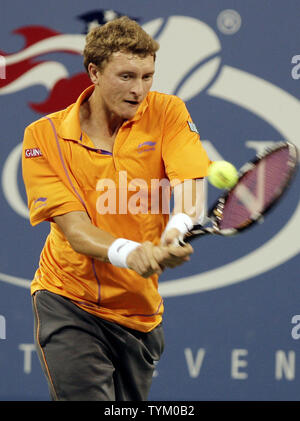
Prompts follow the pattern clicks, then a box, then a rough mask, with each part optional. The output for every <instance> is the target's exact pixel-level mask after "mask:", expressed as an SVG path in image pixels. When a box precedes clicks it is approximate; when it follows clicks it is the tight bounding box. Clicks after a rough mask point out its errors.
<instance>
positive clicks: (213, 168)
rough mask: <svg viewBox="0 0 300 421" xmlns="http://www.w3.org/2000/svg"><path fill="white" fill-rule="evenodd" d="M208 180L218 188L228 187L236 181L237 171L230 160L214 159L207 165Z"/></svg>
mask: <svg viewBox="0 0 300 421" xmlns="http://www.w3.org/2000/svg"><path fill="white" fill-rule="evenodd" d="M208 181H209V182H210V183H211V184H212V185H213V186H215V187H217V188H218V189H230V188H231V187H233V186H234V185H235V184H236V182H237V181H238V172H237V170H236V168H235V167H234V166H233V165H232V164H231V163H230V162H227V161H214V162H212V163H211V164H210V166H209V167H208Z"/></svg>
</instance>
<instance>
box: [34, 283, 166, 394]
mask: <svg viewBox="0 0 300 421" xmlns="http://www.w3.org/2000/svg"><path fill="white" fill-rule="evenodd" d="M33 313H34V334H35V335H34V336H35V342H36V347H37V352H38V356H39V359H40V362H41V365H42V368H43V371H44V373H45V375H46V378H47V381H48V385H49V390H50V395H51V399H52V400H67V401H145V400H147V397H148V394H149V390H150V387H151V383H152V377H153V372H154V368H155V361H158V360H159V358H160V356H161V354H162V352H163V348H164V334H163V328H162V325H159V326H158V327H156V328H155V329H154V330H152V331H151V332H149V333H143V332H139V331H137V330H133V329H128V328H125V327H123V326H120V325H118V324H116V323H111V322H108V321H106V320H103V319H101V318H99V317H96V316H94V315H92V314H90V313H88V312H86V311H84V310H82V309H81V308H79V307H78V306H76V305H75V304H74V303H72V302H71V301H70V300H69V299H67V298H65V297H62V296H60V295H57V294H54V293H52V292H49V291H45V290H42V291H37V292H36V293H35V294H34V295H33Z"/></svg>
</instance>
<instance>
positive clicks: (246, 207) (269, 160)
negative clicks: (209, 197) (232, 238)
mask: <svg viewBox="0 0 300 421" xmlns="http://www.w3.org/2000/svg"><path fill="white" fill-rule="evenodd" d="M297 167H298V151H297V148H296V146H295V145H293V144H292V143H290V142H280V143H278V144H276V145H275V146H274V147H271V148H268V149H266V150H265V151H264V152H263V153H262V154H260V155H257V156H256V157H255V158H254V159H253V160H252V161H249V162H248V163H247V164H245V165H244V166H243V167H242V168H241V169H240V171H239V178H238V181H237V183H236V184H235V186H234V187H232V188H231V189H230V190H228V191H226V192H225V193H224V194H223V195H222V196H220V197H219V199H218V200H217V201H216V202H215V204H214V205H213V206H212V207H211V209H210V210H209V212H208V218H207V221H208V224H207V225H204V226H202V225H194V227H193V228H192V229H191V230H190V232H189V233H187V234H186V236H185V237H184V242H190V241H192V240H193V239H194V238H197V237H199V236H201V235H205V234H217V235H223V236H229V235H234V234H237V233H239V232H241V231H243V230H245V229H246V228H249V227H250V226H252V225H253V224H255V223H256V222H262V221H263V216H264V215H265V214H266V213H267V212H269V211H270V209H271V208H273V207H274V205H275V204H276V203H277V202H278V201H279V199H280V198H281V197H282V195H283V194H284V192H285V191H286V190H287V188H288V187H289V185H290V183H291V181H292V179H293V176H294V175H295V173H296V171H297Z"/></svg>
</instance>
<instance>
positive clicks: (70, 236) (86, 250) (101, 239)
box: [54, 212, 116, 262]
mask: <svg viewBox="0 0 300 421" xmlns="http://www.w3.org/2000/svg"><path fill="white" fill-rule="evenodd" d="M54 222H56V223H57V225H58V226H59V227H60V229H61V230H62V232H63V234H64V236H65V237H66V239H67V240H68V242H69V243H70V245H71V247H72V248H73V250H74V251H76V252H77V253H81V254H85V255H87V256H89V257H92V258H95V259H98V260H101V261H103V262H108V261H109V259H108V249H109V247H110V246H111V244H112V243H113V242H114V241H115V240H116V238H115V237H114V236H113V235H111V234H110V233H108V232H106V231H103V230H101V229H99V228H97V227H96V226H94V225H93V224H92V223H91V222H90V220H89V218H88V216H87V215H86V214H84V213H82V212H72V213H69V214H66V215H61V216H56V217H54Z"/></svg>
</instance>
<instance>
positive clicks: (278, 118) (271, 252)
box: [159, 66, 300, 297]
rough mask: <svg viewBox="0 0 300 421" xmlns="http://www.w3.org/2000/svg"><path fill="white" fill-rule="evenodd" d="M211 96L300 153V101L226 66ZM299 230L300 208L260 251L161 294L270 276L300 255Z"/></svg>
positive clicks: (168, 285)
mask: <svg viewBox="0 0 300 421" xmlns="http://www.w3.org/2000/svg"><path fill="white" fill-rule="evenodd" d="M208 94H209V95H211V96H215V97H218V98H221V99H224V100H227V101H229V102H230V103H233V104H236V105H238V106H240V107H243V108H245V109H247V110H248V111H251V112H252V113H254V114H256V115H257V116H259V117H260V118H262V119H264V120H265V121H267V122H268V123H269V124H270V125H272V126H273V127H275V128H276V129H277V130H278V131H279V132H280V133H281V134H282V135H283V138H284V139H286V140H290V141H291V142H293V143H294V144H295V145H296V146H297V147H298V148H299V149H300V138H299V135H298V123H297V122H298V120H299V116H300V101H298V100H297V99H296V98H295V97H293V96H292V95H290V94H289V93H287V92H285V91H284V90H282V89H280V88H278V87H277V86H274V85H272V84H271V83H269V82H267V81H265V80H264V79H261V78H258V77H257V76H254V75H251V74H250V73H247V72H244V71H242V70H238V69H235V68H233V67H229V66H223V68H222V70H221V73H220V75H219V77H218V79H217V80H216V82H215V83H214V84H213V85H212V86H211V87H210V89H209V90H208ZM258 98H259V101H258ZM299 226H300V204H299V205H298V207H297V208H296V210H295V212H294V214H293V215H292V217H291V218H290V219H289V221H288V223H287V224H286V225H285V226H284V227H283V228H282V229H281V230H280V231H279V233H278V234H277V235H276V236H274V237H273V238H272V239H271V240H269V241H268V242H267V243H265V244H263V245H262V246H261V247H260V248H259V249H257V250H255V251H254V252H252V253H250V254H247V255H246V256H245V257H242V258H241V259H238V260H236V261H234V262H232V263H230V264H227V265H224V266H222V267H220V268H218V269H214V270H211V271H207V272H204V273H201V274H198V275H194V276H189V277H186V278H180V279H178V280H171V281H166V282H162V283H161V284H160V286H159V291H160V293H161V294H162V295H163V296H165V297H170V296H175V295H186V294H192V293H195V292H200V291H206V290H210V289H216V288H220V287H224V286H227V285H231V284H234V283H237V282H241V281H245V280H246V279H249V278H252V277H254V276H257V275H259V274H261V273H263V272H266V271H268V270H270V269H272V268H274V267H276V266H278V265H280V264H282V263H284V262H286V261H287V260H289V259H291V258H292V257H294V256H296V255H297V254H298V253H299V251H300V241H299ZM216 241H217V239H216Z"/></svg>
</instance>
